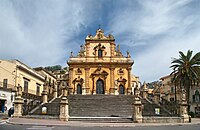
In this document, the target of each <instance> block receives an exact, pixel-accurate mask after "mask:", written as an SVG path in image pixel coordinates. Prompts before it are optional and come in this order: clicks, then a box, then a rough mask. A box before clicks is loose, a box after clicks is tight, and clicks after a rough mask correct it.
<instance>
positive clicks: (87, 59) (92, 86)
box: [67, 28, 138, 95]
mask: <svg viewBox="0 0 200 130" xmlns="http://www.w3.org/2000/svg"><path fill="white" fill-rule="evenodd" d="M133 63H134V61H133V60H132V59H131V56H130V53H129V52H128V51H127V55H126V56H123V55H122V53H121V51H120V46H119V45H118V46H116V44H115V39H114V37H113V36H112V35H111V34H109V35H108V36H105V34H104V31H103V30H102V29H101V28H99V29H98V30H97V31H96V35H95V36H92V35H90V34H89V35H88V36H87V37H86V39H85V44H84V45H81V46H80V51H79V53H78V55H77V56H74V54H73V52H71V56H70V58H69V60H68V62H67V64H68V66H69V94H82V95H89V94H93V95H94V94H111V95H118V94H127V95H130V94H133V93H134V87H135V86H136V84H137V83H138V79H137V78H135V77H133V76H132V75H131V69H132V65H133ZM133 80H135V81H133ZM134 83H135V84H134Z"/></svg>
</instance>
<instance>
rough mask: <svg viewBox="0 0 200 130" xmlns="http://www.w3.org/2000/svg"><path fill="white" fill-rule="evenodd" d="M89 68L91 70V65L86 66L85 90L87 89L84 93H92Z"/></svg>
mask: <svg viewBox="0 0 200 130" xmlns="http://www.w3.org/2000/svg"><path fill="white" fill-rule="evenodd" d="M89 70H90V68H89V67H86V68H85V88H84V91H85V92H83V95H86V94H90V86H89Z"/></svg>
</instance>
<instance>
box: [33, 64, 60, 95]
mask: <svg viewBox="0 0 200 130" xmlns="http://www.w3.org/2000/svg"><path fill="white" fill-rule="evenodd" d="M33 69H34V70H35V71H37V72H38V73H39V74H40V75H42V76H43V77H45V80H46V81H47V82H48V93H49V94H52V93H53V88H54V86H55V85H56V81H57V78H56V77H55V76H54V74H53V73H51V72H50V71H48V70H46V69H44V68H43V67H37V68H33Z"/></svg>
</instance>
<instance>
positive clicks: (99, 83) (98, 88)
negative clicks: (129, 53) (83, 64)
mask: <svg viewBox="0 0 200 130" xmlns="http://www.w3.org/2000/svg"><path fill="white" fill-rule="evenodd" d="M104 92H105V91H104V82H103V80H102V79H98V80H97V82H96V94H104Z"/></svg>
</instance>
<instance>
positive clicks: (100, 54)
mask: <svg viewBox="0 0 200 130" xmlns="http://www.w3.org/2000/svg"><path fill="white" fill-rule="evenodd" d="M98 57H99V58H102V57H103V51H102V50H101V49H99V50H98Z"/></svg>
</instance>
